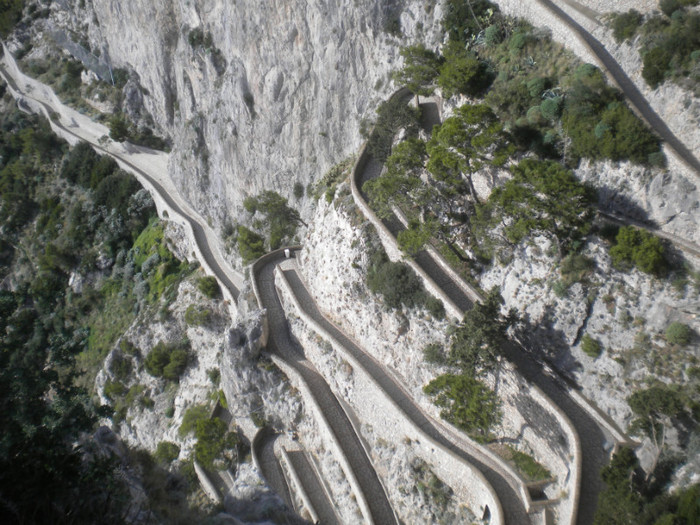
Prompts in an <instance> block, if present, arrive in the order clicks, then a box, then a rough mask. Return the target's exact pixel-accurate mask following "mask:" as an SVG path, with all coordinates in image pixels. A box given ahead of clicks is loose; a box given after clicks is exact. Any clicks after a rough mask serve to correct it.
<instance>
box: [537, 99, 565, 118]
mask: <svg viewBox="0 0 700 525" xmlns="http://www.w3.org/2000/svg"><path fill="white" fill-rule="evenodd" d="M563 106H564V101H563V99H562V97H553V98H546V99H544V100H543V101H542V104H540V110H541V111H542V116H543V117H544V118H546V119H547V120H556V119H558V118H559V117H560V116H561V110H562V108H563Z"/></svg>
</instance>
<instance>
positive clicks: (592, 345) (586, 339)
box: [581, 334, 603, 359]
mask: <svg viewBox="0 0 700 525" xmlns="http://www.w3.org/2000/svg"><path fill="white" fill-rule="evenodd" d="M581 350H583V351H584V353H585V354H586V355H587V356H589V357H592V358H594V359H595V358H596V357H598V356H599V355H600V354H601V352H602V351H603V347H602V345H601V344H600V343H599V342H598V341H597V340H596V339H594V338H593V337H591V336H590V335H588V334H586V335H584V336H583V338H581Z"/></svg>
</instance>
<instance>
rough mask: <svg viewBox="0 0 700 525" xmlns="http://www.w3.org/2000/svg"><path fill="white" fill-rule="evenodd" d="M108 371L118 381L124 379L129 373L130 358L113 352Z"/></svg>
mask: <svg viewBox="0 0 700 525" xmlns="http://www.w3.org/2000/svg"><path fill="white" fill-rule="evenodd" d="M110 371H111V372H112V374H114V377H116V378H117V379H118V380H119V381H126V380H127V379H129V376H130V375H131V359H129V358H126V357H124V356H122V355H119V354H115V355H114V357H113V358H112V362H111V364H110Z"/></svg>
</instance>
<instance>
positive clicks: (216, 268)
mask: <svg viewBox="0 0 700 525" xmlns="http://www.w3.org/2000/svg"><path fill="white" fill-rule="evenodd" d="M0 75H2V77H3V78H4V79H5V81H6V82H7V83H8V84H9V85H10V87H11V88H12V89H13V90H15V91H16V92H17V93H20V94H21V95H22V96H23V97H26V98H31V99H32V100H34V101H35V102H37V103H38V104H41V106H42V107H43V108H44V111H45V112H46V117H47V118H49V120H51V122H52V123H53V124H54V125H55V126H56V127H57V128H59V129H61V130H62V131H63V132H64V133H67V134H69V135H72V136H73V137H75V138H77V139H79V140H82V141H84V142H88V143H89V144H90V146H92V147H93V148H94V149H96V150H97V151H99V152H101V153H103V154H105V155H109V156H111V157H114V158H115V159H117V160H119V161H120V162H123V163H124V164H126V165H127V166H128V167H129V169H131V170H133V171H134V172H136V173H137V174H138V175H139V176H141V177H143V178H144V179H146V180H147V181H148V183H149V184H150V185H151V186H152V187H153V189H154V190H155V191H156V192H157V193H158V195H159V196H160V197H161V198H162V199H163V200H164V201H165V203H166V204H167V205H168V206H169V207H170V208H171V209H172V210H173V211H175V213H177V214H178V215H180V216H181V217H182V218H184V219H185V220H186V221H187V222H188V223H189V225H190V227H191V228H192V233H193V234H194V239H195V242H196V243H197V245H198V246H199V249H200V250H201V252H202V256H203V257H204V260H205V261H206V263H207V264H208V265H209V267H210V268H211V269H212V271H213V272H214V273H215V274H216V276H217V277H218V278H219V280H220V281H221V282H222V283H223V285H224V286H225V287H226V288H227V289H228V290H229V291H230V292H231V296H232V297H233V298H234V300H238V295H239V290H238V288H237V287H236V285H234V284H233V281H232V280H231V279H230V278H229V276H228V275H227V273H226V272H225V271H224V269H223V268H221V266H220V265H219V263H218V262H217V260H216V257H214V254H213V253H212V251H211V247H210V246H209V243H208V241H207V236H206V234H205V233H204V228H202V225H201V224H199V222H197V221H196V220H195V219H193V218H192V217H190V216H189V215H188V214H187V213H186V212H185V211H184V210H183V209H182V208H181V207H180V206H179V205H178V204H177V203H176V202H175V200H174V199H173V198H172V197H171V196H170V194H169V193H168V192H167V191H166V190H165V188H163V186H162V185H161V184H160V183H159V182H158V181H156V180H155V179H154V178H153V177H152V176H150V175H149V174H148V173H146V172H145V171H143V170H142V169H141V168H139V167H138V166H136V165H135V164H133V163H132V162H130V161H129V160H128V159H127V158H125V157H124V156H122V155H120V154H118V153H113V152H111V151H108V150H107V149H105V148H103V147H102V146H100V145H99V144H97V143H95V142H92V141H89V140H87V139H86V138H85V137H82V136H80V135H78V134H76V133H74V132H73V131H71V130H70V129H68V128H66V127H65V126H63V125H62V124H61V123H60V122H57V121H56V120H54V119H51V118H50V115H51V113H52V112H53V111H54V110H53V108H51V106H49V105H48V104H46V103H45V102H43V101H41V100H38V99H36V98H34V97H32V96H30V95H27V94H25V93H23V92H22V90H20V89H19V87H18V86H17V84H16V83H15V81H14V79H13V78H12V76H11V75H10V74H9V73H8V72H7V71H6V70H5V69H4V68H3V67H2V66H1V65H0ZM18 103H19V101H18Z"/></svg>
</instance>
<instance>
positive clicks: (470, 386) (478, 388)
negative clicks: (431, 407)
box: [423, 374, 501, 441]
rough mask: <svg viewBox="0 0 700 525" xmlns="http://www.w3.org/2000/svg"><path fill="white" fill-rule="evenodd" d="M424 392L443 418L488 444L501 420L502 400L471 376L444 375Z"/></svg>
mask: <svg viewBox="0 0 700 525" xmlns="http://www.w3.org/2000/svg"><path fill="white" fill-rule="evenodd" d="M423 391H424V392H425V393H426V394H428V395H429V396H431V397H432V398H433V401H434V403H435V404H436V405H437V406H438V407H440V408H441V409H442V410H441V411H440V417H442V418H443V419H444V420H445V421H447V422H449V423H452V424H453V425H455V426H456V427H458V428H460V429H462V430H464V431H465V432H466V433H467V434H469V435H470V436H471V437H472V438H474V439H476V440H477V441H484V440H486V438H487V437H488V435H489V431H490V429H491V427H492V426H493V425H495V424H496V423H498V422H499V421H500V419H501V411H500V402H499V399H498V396H497V395H496V394H495V393H494V392H493V391H492V390H491V389H489V388H488V387H487V386H486V385H485V384H484V383H483V382H481V381H479V380H478V379H475V378H473V377H470V376H469V375H465V374H460V375H453V374H444V375H441V376H439V377H437V378H435V379H433V380H432V381H431V382H430V383H428V384H427V385H426V386H425V387H424V388H423Z"/></svg>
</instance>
